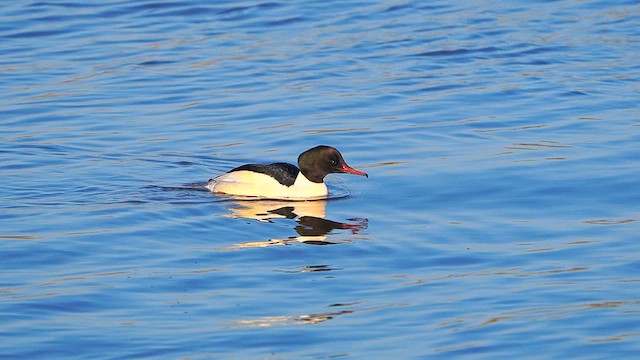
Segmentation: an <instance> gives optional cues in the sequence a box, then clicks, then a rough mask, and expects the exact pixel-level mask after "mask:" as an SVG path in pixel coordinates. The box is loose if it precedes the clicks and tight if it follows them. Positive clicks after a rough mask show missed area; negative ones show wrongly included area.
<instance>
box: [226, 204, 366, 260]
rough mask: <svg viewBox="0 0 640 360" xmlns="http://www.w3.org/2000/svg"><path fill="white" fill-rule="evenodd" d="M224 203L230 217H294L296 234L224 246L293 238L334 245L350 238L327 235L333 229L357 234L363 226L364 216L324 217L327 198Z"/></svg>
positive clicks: (282, 241)
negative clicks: (333, 237) (344, 238)
mask: <svg viewBox="0 0 640 360" xmlns="http://www.w3.org/2000/svg"><path fill="white" fill-rule="evenodd" d="M231 204H232V205H231V206H228V209H229V211H230V212H231V213H230V214H227V215H226V216H229V217H233V218H245V219H252V220H257V221H262V222H273V220H276V219H289V220H293V221H295V223H296V225H295V226H294V227H293V230H295V232H296V234H297V236H290V237H288V238H284V239H276V238H274V239H269V240H266V241H254V242H246V243H241V244H235V245H233V246H231V247H228V248H225V249H238V248H253V247H267V246H276V245H288V244H291V243H294V242H298V243H304V244H308V245H334V244H341V243H347V242H350V240H337V239H329V238H328V235H329V234H331V233H332V232H334V231H335V230H347V231H350V232H351V234H358V233H359V232H360V231H361V230H363V229H366V228H367V225H368V220H367V219H359V218H350V219H347V220H348V221H349V222H350V223H348V222H340V221H334V220H329V219H326V207H327V200H315V201H277V200H237V201H233V202H232V203H231Z"/></svg>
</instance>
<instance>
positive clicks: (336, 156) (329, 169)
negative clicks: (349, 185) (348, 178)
mask: <svg viewBox="0 0 640 360" xmlns="http://www.w3.org/2000/svg"><path fill="white" fill-rule="evenodd" d="M298 167H299V168H300V171H301V172H302V174H303V175H304V176H305V177H306V178H307V179H309V180H310V181H312V182H316V183H321V182H323V180H324V177H325V176H327V174H331V173H344V174H353V175H360V176H365V177H369V175H367V174H366V173H363V172H362V171H358V170H356V169H354V168H352V167H350V166H349V165H347V163H346V162H344V159H343V158H342V154H340V152H339V151H338V150H337V149H336V148H333V147H331V146H325V145H319V146H316V147H314V148H312V149H309V150H307V151H305V152H303V153H302V154H300V156H299V157H298Z"/></svg>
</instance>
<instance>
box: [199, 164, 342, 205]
mask: <svg viewBox="0 0 640 360" xmlns="http://www.w3.org/2000/svg"><path fill="white" fill-rule="evenodd" d="M206 187H207V188H208V189H209V190H211V191H213V192H215V193H224V194H229V195H238V196H252V197H260V198H267V199H323V198H326V197H327V195H328V194H329V191H328V190H327V185H325V184H324V183H314V182H311V181H309V179H307V178H306V177H304V175H302V173H298V177H296V181H295V182H294V183H293V185H291V186H285V185H282V184H280V183H279V182H278V181H277V180H276V179H274V178H272V177H271V176H269V175H266V174H262V173H258V172H254V171H248V170H239V171H233V172H230V173H226V174H223V175H220V176H218V177H216V178H214V179H211V180H209V182H208V183H207V185H206Z"/></svg>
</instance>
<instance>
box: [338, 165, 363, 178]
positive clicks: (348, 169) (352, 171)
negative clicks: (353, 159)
mask: <svg viewBox="0 0 640 360" xmlns="http://www.w3.org/2000/svg"><path fill="white" fill-rule="evenodd" d="M342 172H343V173H345V174H353V175H360V176H364V177H366V178H368V177H369V175H367V173H364V172H362V171H359V170H356V169H354V168H352V167H351V166H349V165H347V164H346V163H343V164H342Z"/></svg>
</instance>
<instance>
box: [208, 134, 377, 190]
mask: <svg viewBox="0 0 640 360" xmlns="http://www.w3.org/2000/svg"><path fill="white" fill-rule="evenodd" d="M298 166H299V167H300V168H298V167H296V166H295V165H292V164H288V163H273V164H269V165H262V164H246V165H242V166H239V167H237V168H235V169H232V170H230V171H229V172H227V173H226V174H223V175H220V176H218V177H215V178H213V179H210V180H209V182H207V185H206V187H207V189H209V190H211V191H212V192H214V193H223V194H228V195H238V196H249V197H259V198H265V199H305V200H309V199H323V198H326V197H327V195H328V193H329V192H328V190H327V185H325V183H324V177H325V176H327V174H330V173H345V174H354V175H360V176H365V177H369V176H368V175H367V174H366V173H364V172H362V171H358V170H356V169H354V168H352V167H350V166H349V165H347V163H345V161H344V159H343V158H342V155H341V154H340V152H339V151H338V150H337V149H335V148H333V147H331V146H324V145H320V146H316V147H314V148H312V149H309V150H307V151H305V152H303V153H302V154H300V156H298Z"/></svg>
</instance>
